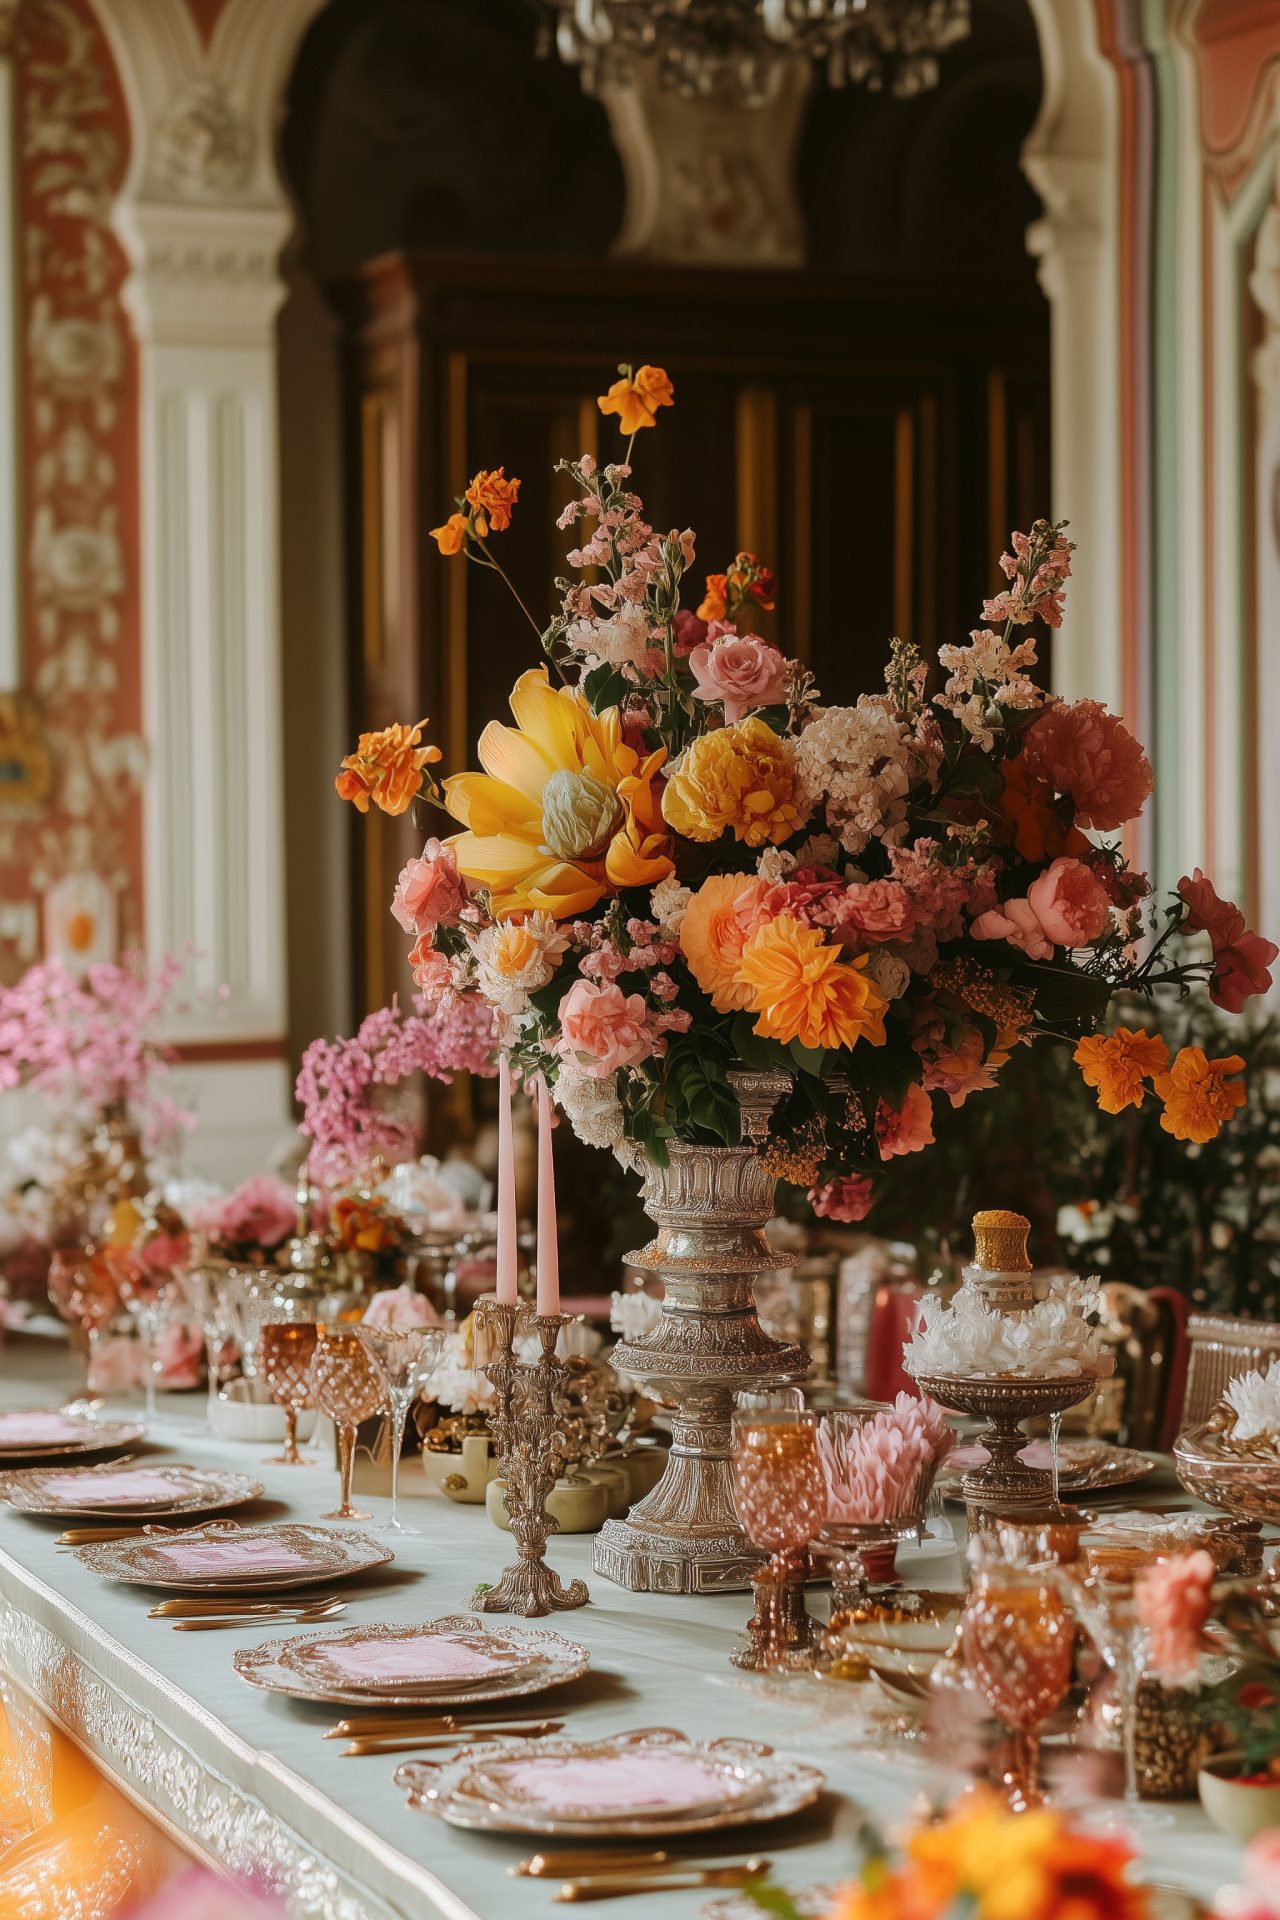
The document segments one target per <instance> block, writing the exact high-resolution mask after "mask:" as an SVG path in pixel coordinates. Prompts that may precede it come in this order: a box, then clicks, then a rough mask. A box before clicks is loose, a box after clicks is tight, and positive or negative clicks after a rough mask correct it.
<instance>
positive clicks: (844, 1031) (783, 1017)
mask: <svg viewBox="0 0 1280 1920" xmlns="http://www.w3.org/2000/svg"><path fill="white" fill-rule="evenodd" d="M866 966H867V955H866V954H865V953H860V954H859V955H858V956H857V957H856V959H853V960H845V959H842V958H841V953H840V949H839V947H831V946H828V945H827V943H826V941H825V940H824V939H823V937H822V935H821V933H820V932H819V931H818V929H817V928H816V927H806V926H804V925H803V924H802V923H801V922H800V921H799V920H797V919H796V917H795V915H794V914H790V913H780V914H778V915H777V916H776V918H775V919H773V920H766V921H765V922H764V923H763V925H761V926H759V927H757V928H756V930H755V932H754V933H753V934H752V936H751V938H750V940H748V942H747V944H746V946H745V947H744V948H743V950H742V960H741V963H740V966H739V976H740V978H741V979H742V980H743V981H744V982H745V983H746V984H747V985H748V986H749V987H750V988H751V989H752V995H751V1011H752V1012H753V1013H756V1014H758V1015H759V1016H760V1017H759V1019H758V1020H757V1021H756V1032H757V1033H759V1034H763V1035H764V1036H765V1037H766V1038H767V1039H770V1040H780V1041H781V1042H782V1043H783V1045H784V1046H785V1045H786V1044H787V1042H788V1041H791V1040H799V1041H800V1043H801V1045H802V1046H806V1047H852V1046H856V1045H857V1043H858V1041H859V1040H867V1041H869V1042H870V1044H871V1045H872V1046H873V1047H882V1046H883V1045H884V1039H885V1034H884V1015H885V1008H886V1007H887V1005H888V1002H887V1001H886V1000H885V999H884V998H883V997H882V996H881V994H880V992H879V991H878V989H877V987H876V985H875V982H874V981H873V980H872V979H871V978H870V977H869V976H868V974H867V972H866Z"/></svg>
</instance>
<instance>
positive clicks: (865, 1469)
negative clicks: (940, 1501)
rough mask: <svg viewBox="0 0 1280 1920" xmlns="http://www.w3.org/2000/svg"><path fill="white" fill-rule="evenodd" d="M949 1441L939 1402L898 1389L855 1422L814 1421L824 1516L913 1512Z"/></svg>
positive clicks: (848, 1518)
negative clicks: (823, 1484)
mask: <svg viewBox="0 0 1280 1920" xmlns="http://www.w3.org/2000/svg"><path fill="white" fill-rule="evenodd" d="M954 1445H955V1434H954V1433H953V1432H952V1430H951V1428H950V1427H949V1426H948V1425H947V1423H946V1419H945V1417H944V1415H943V1412H942V1409H941V1407H939V1406H938V1405H937V1403H936V1402H935V1401H933V1400H915V1399H913V1398H912V1396H911V1395H910V1394H909V1393H900V1394H899V1395H898V1397H897V1399H896V1400H895V1401H894V1403H893V1405H892V1406H891V1407H886V1408H885V1409H884V1411H883V1412H882V1413H876V1414H873V1415H872V1417H871V1418H870V1419H869V1420H864V1421H863V1422H862V1423H861V1425H859V1426H854V1425H852V1424H851V1423H850V1424H848V1425H843V1424H842V1425H841V1426H840V1427H838V1428H837V1427H834V1426H833V1425H831V1424H830V1423H829V1422H827V1421H823V1422H821V1423H820V1424H819V1427H818V1453H819V1455H820V1457H821V1460H822V1471H823V1474H824V1476H825V1478H826V1482H827V1518H828V1519H829V1520H833V1521H837V1522H842V1523H848V1522H856V1521H884V1520H900V1519H903V1518H905V1517H908V1516H910V1515H912V1514H916V1513H919V1512H920V1511H921V1509H922V1507H923V1506H924V1502H925V1498H926V1496H927V1495H928V1492H929V1489H930V1487H931V1486H932V1485H933V1479H934V1475H935V1474H936V1473H937V1471H938V1468H939V1467H940V1466H941V1464H942V1462H943V1461H944V1460H945V1459H946V1457H947V1455H948V1453H950V1451H951V1449H952V1447H953V1446H954Z"/></svg>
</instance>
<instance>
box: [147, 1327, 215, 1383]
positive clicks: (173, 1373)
mask: <svg viewBox="0 0 1280 1920" xmlns="http://www.w3.org/2000/svg"><path fill="white" fill-rule="evenodd" d="M203 1358H204V1335H203V1333H202V1332H201V1331H200V1328H199V1327H197V1326H194V1325H190V1324H188V1323H186V1322H183V1321H181V1320H171V1321H170V1322H169V1325H168V1326H167V1327H166V1328H165V1329H164V1331H163V1332H162V1333H161V1335H160V1338H159V1339H158V1340H157V1341H156V1361H157V1371H158V1373H159V1375H160V1384H161V1385H162V1386H165V1387H171V1388H173V1389H174V1390H175V1391H180V1390H182V1389H184V1388H186V1387H194V1386H198V1385H199V1382H200V1362H201V1360H202V1359H203ZM142 1364H143V1366H145V1365H146V1361H145V1359H144V1361H143V1363H142Z"/></svg>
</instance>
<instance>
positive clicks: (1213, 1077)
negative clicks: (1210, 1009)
mask: <svg viewBox="0 0 1280 1920" xmlns="http://www.w3.org/2000/svg"><path fill="white" fill-rule="evenodd" d="M1243 1072H1244V1061H1243V1060H1242V1059H1241V1057H1240V1055H1239V1054H1238V1053H1230V1054H1227V1055H1226V1057H1225V1058H1224V1059H1222V1060H1209V1059H1207V1058H1206V1057H1205V1051H1204V1048H1203V1047H1183V1048H1182V1050H1181V1052H1180V1053H1179V1054H1178V1057H1177V1059H1176V1060H1175V1061H1174V1063H1173V1065H1172V1067H1170V1069H1169V1071H1168V1073H1165V1074H1161V1076H1160V1078H1159V1079H1158V1080H1157V1081H1156V1092H1157V1093H1158V1094H1159V1095H1160V1098H1161V1099H1162V1100H1163V1101H1164V1112H1163V1113H1162V1114H1161V1116H1160V1125H1161V1126H1162V1127H1163V1128H1164V1130H1165V1132H1166V1133H1171V1134H1172V1135H1173V1137H1174V1139H1175V1140H1195V1141H1197V1142H1198V1143H1199V1144H1201V1145H1203V1144H1204V1142H1205V1141H1206V1140H1216V1138H1217V1137H1218V1135H1219V1133H1221V1131H1222V1129H1223V1127H1224V1126H1225V1125H1226V1123H1227V1121H1228V1120H1229V1119H1230V1118H1231V1116H1232V1114H1233V1113H1234V1112H1235V1111H1236V1109H1237V1107H1242V1106H1243V1105H1244V1103H1245V1090H1244V1083H1243V1082H1242V1081H1240V1080H1232V1079H1230V1078H1229V1077H1228V1076H1229V1075H1231V1074H1235V1073H1243Z"/></svg>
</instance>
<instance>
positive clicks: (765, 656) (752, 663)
mask: <svg viewBox="0 0 1280 1920" xmlns="http://www.w3.org/2000/svg"><path fill="white" fill-rule="evenodd" d="M689 666H690V668H691V669H692V671H693V677H694V682H695V685H694V689H693V690H694V692H695V693H696V694H697V696H698V698H699V700H723V702H724V717H725V723H726V725H727V726H732V725H733V724H734V722H735V720H741V718H742V716H743V714H745V713H750V712H751V711H752V710H753V708H755V707H777V706H781V705H782V703H783V701H784V700H785V699H786V697H787V663H786V660H785V659H784V658H783V656H782V654H780V653H779V652H778V649H777V648H776V647H771V646H770V645H769V644H768V642H767V641H765V640H762V639H761V638H760V636H759V634H756V633H734V634H724V635H722V636H721V637H720V638H719V639H718V640H704V641H703V643H702V645H701V646H700V647H695V648H694V649H693V652H692V653H691V654H690V655H689Z"/></svg>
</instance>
